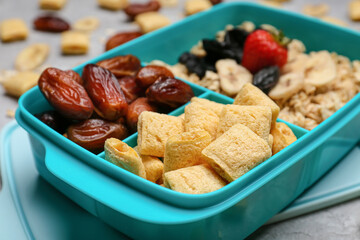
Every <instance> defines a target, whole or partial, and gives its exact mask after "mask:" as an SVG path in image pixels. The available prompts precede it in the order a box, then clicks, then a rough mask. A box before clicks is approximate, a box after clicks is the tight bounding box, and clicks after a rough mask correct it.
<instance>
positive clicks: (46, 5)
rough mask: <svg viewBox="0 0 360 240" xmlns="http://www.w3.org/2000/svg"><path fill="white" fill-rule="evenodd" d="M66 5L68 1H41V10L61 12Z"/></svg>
mask: <svg viewBox="0 0 360 240" xmlns="http://www.w3.org/2000/svg"><path fill="white" fill-rule="evenodd" d="M65 4H66V0H39V6H40V8H41V9H47V10H60V9H62V8H63V7H64V5H65Z"/></svg>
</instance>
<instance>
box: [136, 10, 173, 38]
mask: <svg viewBox="0 0 360 240" xmlns="http://www.w3.org/2000/svg"><path fill="white" fill-rule="evenodd" d="M135 22H136V23H137V24H138V25H139V26H140V28H141V32H142V33H148V32H152V31H154V30H157V29H159V28H162V27H165V26H167V25H169V24H170V23H171V21H170V19H168V18H167V17H165V16H164V15H162V14H160V13H158V12H146V13H141V14H139V15H137V16H136V17H135Z"/></svg>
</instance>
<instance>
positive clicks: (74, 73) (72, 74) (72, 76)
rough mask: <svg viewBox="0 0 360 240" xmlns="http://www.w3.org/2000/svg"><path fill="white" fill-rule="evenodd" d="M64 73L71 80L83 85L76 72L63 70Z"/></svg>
mask: <svg viewBox="0 0 360 240" xmlns="http://www.w3.org/2000/svg"><path fill="white" fill-rule="evenodd" d="M64 72H65V73H66V74H68V75H69V76H70V77H71V78H73V79H74V80H75V81H76V82H78V83H79V84H81V85H83V80H82V79H81V76H80V75H79V74H78V73H77V72H75V71H74V70H65V71H64Z"/></svg>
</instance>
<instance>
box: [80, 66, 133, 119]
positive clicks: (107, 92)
mask: <svg viewBox="0 0 360 240" xmlns="http://www.w3.org/2000/svg"><path fill="white" fill-rule="evenodd" d="M82 79H83V81H84V87H85V89H86V91H87V93H88V94H89V96H90V98H91V100H92V102H93V104H94V106H95V111H96V113H97V114H98V115H99V116H101V117H102V118H104V119H106V120H110V121H115V120H116V119H118V118H120V117H121V116H125V115H126V112H127V107H128V104H127V102H126V99H125V96H124V93H123V92H122V90H121V87H120V84H119V82H118V80H117V79H116V77H115V76H114V74H112V73H111V72H110V71H109V70H107V69H105V68H102V67H100V66H97V65H95V64H88V65H86V66H85V67H84V69H83V75H82Z"/></svg>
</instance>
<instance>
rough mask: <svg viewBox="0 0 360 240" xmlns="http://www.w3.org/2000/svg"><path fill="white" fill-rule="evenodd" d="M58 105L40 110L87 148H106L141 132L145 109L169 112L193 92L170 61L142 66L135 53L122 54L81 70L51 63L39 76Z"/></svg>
mask: <svg viewBox="0 0 360 240" xmlns="http://www.w3.org/2000/svg"><path fill="white" fill-rule="evenodd" d="M38 85H39V88H40V91H41V92H42V93H43V95H44V96H45V98H46V99H47V100H48V101H49V103H50V104H51V105H52V106H53V107H54V108H55V111H47V112H44V113H39V114H36V117H38V118H39V119H40V120H41V121H42V122H44V123H45V124H47V125H48V126H50V127H51V128H53V129H54V130H56V131H57V132H59V133H61V134H63V135H64V136H67V137H68V138H69V139H70V140H72V141H73V142H75V143H77V144H78V145H80V146H82V147H84V148H85V149H87V150H89V151H91V152H94V153H99V152H101V151H103V146H104V142H105V140H106V139H107V138H110V137H115V138H118V139H124V138H126V137H127V136H128V135H129V134H131V133H134V132H136V130H137V121H138V117H139V115H140V113H141V112H143V111H154V112H161V113H168V112H170V111H171V110H173V109H175V108H178V107H179V106H181V105H183V104H185V103H187V102H188V101H189V100H190V99H191V98H192V97H193V96H194V92H193V90H192V89H191V87H190V86H189V85H188V84H186V83H184V82H183V81H180V80H178V79H175V77H174V75H173V73H172V72H171V71H170V70H168V69H167V68H165V67H160V66H153V65H148V66H146V67H141V63H140V60H139V59H138V58H137V57H135V56H133V55H125V56H117V57H114V58H111V59H106V60H103V61H100V62H98V63H97V64H88V65H86V66H85V67H84V69H83V73H82V76H80V75H79V74H78V73H76V72H74V71H72V70H67V71H63V70H60V69H57V68H47V69H45V70H44V72H43V73H42V74H41V76H40V79H39V82H38Z"/></svg>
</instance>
